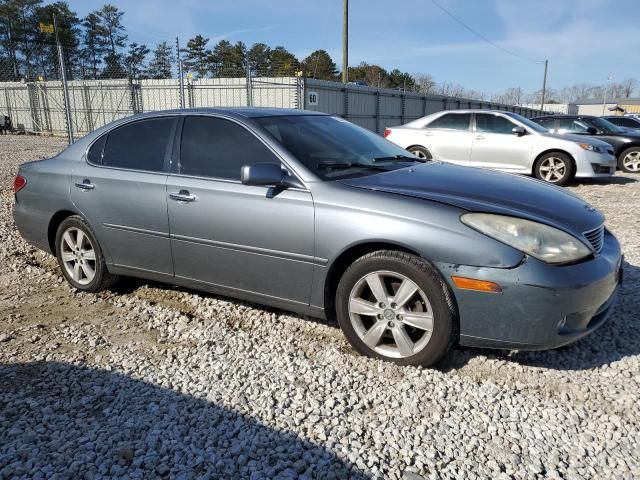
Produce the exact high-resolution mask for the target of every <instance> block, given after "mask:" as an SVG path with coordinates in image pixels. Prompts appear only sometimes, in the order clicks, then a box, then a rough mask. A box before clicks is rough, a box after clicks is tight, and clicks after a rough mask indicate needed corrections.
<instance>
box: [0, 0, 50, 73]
mask: <svg viewBox="0 0 640 480" xmlns="http://www.w3.org/2000/svg"><path fill="white" fill-rule="evenodd" d="M41 4H42V0H0V34H1V37H2V43H1V45H2V47H3V50H5V51H7V56H8V57H9V61H10V63H11V64H12V70H13V72H12V75H13V77H14V80H18V79H20V78H27V79H33V78H35V76H36V70H37V58H34V57H35V56H34V54H35V53H37V50H36V47H35V45H34V42H35V37H36V35H37V25H36V23H35V11H36V8H37V7H39V6H40V5H41Z"/></svg>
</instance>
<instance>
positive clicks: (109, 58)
mask: <svg viewBox="0 0 640 480" xmlns="http://www.w3.org/2000/svg"><path fill="white" fill-rule="evenodd" d="M95 13H96V14H97V15H98V17H99V18H100V23H101V25H102V30H101V31H102V34H103V41H104V43H106V45H107V55H106V56H105V58H104V61H105V63H106V66H105V69H104V72H103V74H102V76H103V77H106V78H120V77H124V76H125V75H126V72H125V71H124V69H123V68H122V60H123V59H122V54H121V53H120V51H119V50H120V49H122V48H124V47H125V45H126V42H127V35H126V34H125V29H124V26H123V25H122V17H123V15H124V12H122V11H120V10H119V9H118V7H115V6H113V5H111V4H106V5H104V6H103V7H102V8H101V9H100V10H98V11H97V12H95Z"/></svg>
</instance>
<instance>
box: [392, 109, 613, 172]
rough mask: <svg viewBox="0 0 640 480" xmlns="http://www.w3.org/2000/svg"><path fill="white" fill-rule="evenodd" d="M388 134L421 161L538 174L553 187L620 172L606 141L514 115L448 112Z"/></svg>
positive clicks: (460, 111)
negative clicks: (552, 130) (558, 132)
mask: <svg viewBox="0 0 640 480" xmlns="http://www.w3.org/2000/svg"><path fill="white" fill-rule="evenodd" d="M384 136H385V138H386V139H387V140H390V141H392V142H394V143H396V144H397V145H399V146H401V147H402V148H405V149H407V150H409V151H410V152H413V153H414V154H415V155H416V156H417V157H418V158H422V159H425V160H431V159H435V160H440V161H443V162H448V163H455V164H458V165H467V166H472V167H484V168H492V169H495V170H500V171H503V172H511V173H522V174H527V175H535V176H536V177H537V178H539V179H540V180H544V181H546V182H549V183H553V184H555V185H563V184H564V183H566V182H568V181H569V180H571V179H572V178H574V177H578V178H591V177H607V176H611V175H613V174H614V173H615V171H616V159H615V157H614V156H613V149H612V147H611V145H609V144H608V143H605V142H602V141H600V140H597V139H592V138H584V137H579V136H571V135H563V136H559V135H555V134H552V133H550V132H548V131H547V130H546V129H545V128H543V127H541V126H540V125H538V124H536V123H534V122H532V121H530V120H528V119H527V118H525V117H523V116H521V115H518V114H516V113H511V112H501V111H492V110H447V111H443V112H438V113H434V114H431V115H427V116H426V117H422V118H419V119H418V120H414V121H413V122H409V123H407V124H405V125H401V126H399V127H391V128H387V129H386V130H385V132H384Z"/></svg>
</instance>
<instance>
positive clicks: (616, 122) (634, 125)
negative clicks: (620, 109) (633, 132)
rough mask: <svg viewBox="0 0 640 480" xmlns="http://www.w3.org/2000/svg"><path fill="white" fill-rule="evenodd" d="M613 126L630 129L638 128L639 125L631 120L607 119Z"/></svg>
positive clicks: (621, 118) (622, 118)
mask: <svg viewBox="0 0 640 480" xmlns="http://www.w3.org/2000/svg"><path fill="white" fill-rule="evenodd" d="M607 120H609V121H610V122H611V123H613V124H614V125H618V126H619V127H630V128H640V123H638V122H636V121H635V120H631V119H630V118H624V117H620V118H607Z"/></svg>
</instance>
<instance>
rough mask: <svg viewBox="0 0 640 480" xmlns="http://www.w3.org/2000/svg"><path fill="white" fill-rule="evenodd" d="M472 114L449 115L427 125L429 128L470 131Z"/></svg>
mask: <svg viewBox="0 0 640 480" xmlns="http://www.w3.org/2000/svg"><path fill="white" fill-rule="evenodd" d="M470 123H471V114H470V113H447V114H446V115H443V116H441V117H438V118H436V119H435V120H434V121H432V122H431V123H429V124H428V125H427V128H448V129H450V130H469V124H470Z"/></svg>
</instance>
